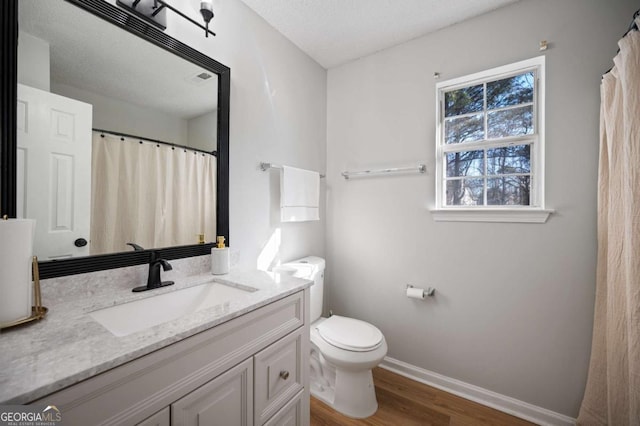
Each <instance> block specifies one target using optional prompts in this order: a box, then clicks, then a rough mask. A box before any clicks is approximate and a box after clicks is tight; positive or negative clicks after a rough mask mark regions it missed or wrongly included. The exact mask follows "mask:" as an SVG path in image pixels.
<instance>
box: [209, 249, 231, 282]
mask: <svg viewBox="0 0 640 426" xmlns="http://www.w3.org/2000/svg"><path fill="white" fill-rule="evenodd" d="M211 273H212V274H213V275H223V274H228V273H229V247H224V248H216V247H214V248H212V249H211Z"/></svg>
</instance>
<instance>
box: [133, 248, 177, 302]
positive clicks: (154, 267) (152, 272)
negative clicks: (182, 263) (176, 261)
mask: <svg viewBox="0 0 640 426" xmlns="http://www.w3.org/2000/svg"><path fill="white" fill-rule="evenodd" d="M160 266H162V269H163V270H165V271H170V270H171V269H173V268H172V267H171V264H170V263H169V262H167V261H166V260H164V259H158V258H157V253H156V252H155V251H153V252H151V261H150V262H149V278H147V285H142V286H140V287H136V288H134V289H133V290H131V291H135V292H139V291H147V290H153V289H154V288H160V287H166V286H168V285H173V281H162V280H161V279H160Z"/></svg>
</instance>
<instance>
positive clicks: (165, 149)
mask: <svg viewBox="0 0 640 426" xmlns="http://www.w3.org/2000/svg"><path fill="white" fill-rule="evenodd" d="M91 173H92V180H91V187H92V188H91V189H92V193H91V254H100V253H112V252H121V251H125V250H130V249H131V248H130V247H129V246H127V245H126V243H129V242H131V243H135V244H138V245H140V246H142V247H144V248H160V247H167V246H177V245H185V244H196V243H197V242H198V234H204V235H205V238H206V240H207V241H213V240H214V239H215V235H216V158H215V157H214V156H213V155H210V154H204V153H201V152H196V151H191V150H188V149H187V150H185V149H182V148H177V147H176V148H174V147H172V146H170V145H165V144H157V143H152V142H146V141H144V142H140V140H139V139H132V138H127V137H121V136H114V135H110V134H107V133H103V134H101V133H98V132H94V133H93V152H92V167H91Z"/></svg>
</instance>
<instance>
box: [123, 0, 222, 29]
mask: <svg viewBox="0 0 640 426" xmlns="http://www.w3.org/2000/svg"><path fill="white" fill-rule="evenodd" d="M116 4H117V5H118V6H120V7H122V8H123V9H125V10H127V11H128V12H130V13H132V14H133V15H135V16H137V17H139V18H142V19H143V20H144V21H146V22H148V23H150V24H152V25H154V26H156V27H158V28H160V29H161V30H163V31H164V30H165V29H167V18H166V13H165V11H166V10H167V9H168V10H171V11H172V12H174V13H177V14H178V15H180V16H181V17H183V18H184V19H186V20H187V21H189V22H191V23H192V24H194V25H196V26H197V27H200V28H202V29H203V30H204V34H205V37H209V34H211V35H213V36H215V35H216V33H214V32H213V31H211V30H210V29H209V22H211V19H212V18H213V3H212V1H211V0H202V1H201V2H200V14H201V15H202V19H203V20H204V23H205V25H202V24H200V23H198V22H196V21H194V20H193V19H191V18H190V17H188V16H187V15H185V14H184V13H182V12H180V11H179V10H178V9H176V8H175V7H173V6H171V5H170V4H169V3H167V2H166V1H165V0H116Z"/></svg>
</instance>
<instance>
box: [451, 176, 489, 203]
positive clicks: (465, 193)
mask: <svg viewBox="0 0 640 426" xmlns="http://www.w3.org/2000/svg"><path fill="white" fill-rule="evenodd" d="M483 192H484V179H456V180H448V181H447V205H448V206H476V205H478V206H481V205H482V204H484V197H483Z"/></svg>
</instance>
